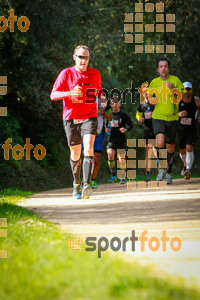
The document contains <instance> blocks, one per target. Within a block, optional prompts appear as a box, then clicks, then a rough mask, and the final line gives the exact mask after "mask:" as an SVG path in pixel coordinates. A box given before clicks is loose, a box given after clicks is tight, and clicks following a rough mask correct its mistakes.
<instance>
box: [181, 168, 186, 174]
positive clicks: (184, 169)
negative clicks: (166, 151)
mask: <svg viewBox="0 0 200 300" xmlns="http://www.w3.org/2000/svg"><path fill="white" fill-rule="evenodd" d="M185 172H186V167H185V166H184V167H183V169H182V171H181V175H182V176H185Z"/></svg>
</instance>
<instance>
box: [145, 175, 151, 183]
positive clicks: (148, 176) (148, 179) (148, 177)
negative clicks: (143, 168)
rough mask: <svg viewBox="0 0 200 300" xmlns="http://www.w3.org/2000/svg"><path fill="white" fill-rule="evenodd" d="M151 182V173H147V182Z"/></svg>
mask: <svg viewBox="0 0 200 300" xmlns="http://www.w3.org/2000/svg"><path fill="white" fill-rule="evenodd" d="M150 180H151V178H150V174H149V173H146V175H145V181H146V182H148V181H150Z"/></svg>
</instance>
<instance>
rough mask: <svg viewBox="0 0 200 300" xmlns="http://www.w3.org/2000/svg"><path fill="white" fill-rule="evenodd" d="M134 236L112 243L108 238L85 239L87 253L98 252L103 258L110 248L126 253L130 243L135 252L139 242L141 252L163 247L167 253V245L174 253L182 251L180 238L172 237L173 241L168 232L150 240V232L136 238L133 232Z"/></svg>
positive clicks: (146, 231)
mask: <svg viewBox="0 0 200 300" xmlns="http://www.w3.org/2000/svg"><path fill="white" fill-rule="evenodd" d="M131 233H132V235H131V236H130V237H125V238H124V239H123V240H121V239H120V238H119V237H113V238H112V239H111V240H110V242H109V240H108V238H106V237H100V238H99V239H97V237H87V238H86V239H85V244H86V246H88V247H86V248H85V251H87V252H94V251H96V250H97V257H98V258H101V253H102V252H105V251H107V250H108V249H109V248H110V249H111V250H112V251H114V252H117V251H120V250H121V251H123V252H125V251H126V243H127V242H128V241H130V242H131V251H132V252H134V251H135V243H136V242H138V243H139V245H140V250H141V252H144V251H145V250H147V248H148V249H149V250H150V251H152V252H156V251H158V250H159V249H160V247H162V251H163V252H166V248H167V244H168V246H170V249H171V250H172V251H174V252H177V251H179V250H180V249H181V246H182V242H181V239H180V238H179V237H172V238H171V239H170V238H169V236H167V234H166V230H163V231H162V236H161V237H160V238H158V237H155V236H153V237H151V238H148V236H147V234H148V230H144V231H143V232H142V233H141V235H140V236H139V237H138V236H135V230H132V231H131Z"/></svg>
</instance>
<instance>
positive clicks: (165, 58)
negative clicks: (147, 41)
mask: <svg viewBox="0 0 200 300" xmlns="http://www.w3.org/2000/svg"><path fill="white" fill-rule="evenodd" d="M160 61H166V62H167V63H168V67H170V61H169V59H168V58H167V57H161V58H159V60H158V61H157V68H158V65H159V62H160Z"/></svg>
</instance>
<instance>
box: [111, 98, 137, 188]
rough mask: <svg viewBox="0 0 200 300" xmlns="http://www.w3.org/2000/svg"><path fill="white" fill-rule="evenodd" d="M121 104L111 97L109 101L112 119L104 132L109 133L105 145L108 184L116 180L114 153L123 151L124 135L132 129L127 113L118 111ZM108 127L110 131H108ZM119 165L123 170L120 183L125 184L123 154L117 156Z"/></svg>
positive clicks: (124, 144)
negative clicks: (119, 150)
mask: <svg viewBox="0 0 200 300" xmlns="http://www.w3.org/2000/svg"><path fill="white" fill-rule="evenodd" d="M120 106H121V102H120V101H119V99H118V97H113V98H112V99H111V107H112V111H113V119H112V121H111V122H109V124H107V127H106V132H107V133H108V132H110V135H109V139H108V144H107V153H108V166H109V168H110V172H111V178H110V179H109V182H114V181H116V180H117V176H116V173H115V153H116V151H117V149H125V147H126V133H127V132H128V131H130V130H131V129H132V128H133V124H132V122H131V119H130V117H129V116H128V114H127V113H125V112H124V111H123V110H121V109H120ZM109 127H110V128H111V129H109ZM118 158H119V164H120V168H121V170H124V176H122V177H123V178H120V183H126V180H125V169H126V161H125V154H124V153H123V154H119V153H118Z"/></svg>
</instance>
